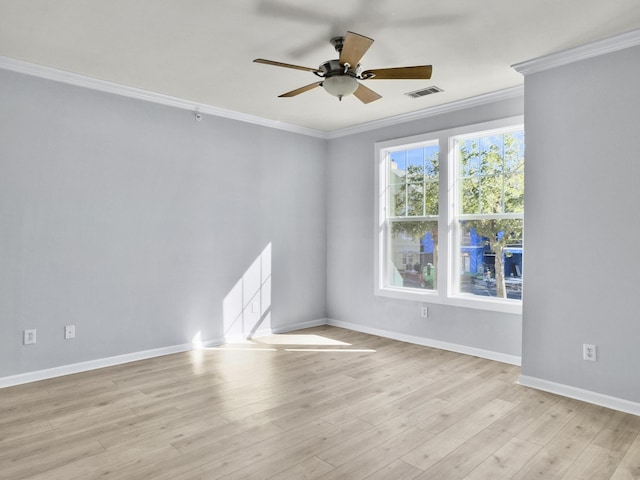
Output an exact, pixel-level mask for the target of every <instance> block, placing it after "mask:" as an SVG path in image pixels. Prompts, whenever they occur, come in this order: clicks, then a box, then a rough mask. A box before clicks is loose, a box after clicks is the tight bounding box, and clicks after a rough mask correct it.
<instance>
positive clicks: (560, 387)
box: [518, 375, 640, 415]
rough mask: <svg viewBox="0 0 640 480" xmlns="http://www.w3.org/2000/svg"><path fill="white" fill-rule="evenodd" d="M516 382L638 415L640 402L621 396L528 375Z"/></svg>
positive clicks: (521, 376)
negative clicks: (611, 395) (624, 398)
mask: <svg viewBox="0 0 640 480" xmlns="http://www.w3.org/2000/svg"><path fill="white" fill-rule="evenodd" d="M518 383H519V384H520V385H523V386H525V387H531V388H535V389H537V390H543V391H545V392H549V393H555V394H557V395H562V396H563V397H569V398H573V399H575V400H580V401H582V402H587V403H593V404H594V405H600V406H601V407H607V408H612V409H613V410H619V411H621V412H625V413H631V414H633V415H640V403H636V402H631V401H629V400H623V399H622V398H617V397H610V396H609V395H604V394H602V393H597V392H592V391H590V390H583V389H582V388H577V387H572V386H570V385H564V384H562V383H555V382H550V381H548V380H543V379H541V378H536V377H530V376H528V375H520V379H519V380H518Z"/></svg>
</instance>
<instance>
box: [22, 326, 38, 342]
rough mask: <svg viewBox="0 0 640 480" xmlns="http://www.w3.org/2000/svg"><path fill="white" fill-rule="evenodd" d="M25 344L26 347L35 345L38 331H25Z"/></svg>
mask: <svg viewBox="0 0 640 480" xmlns="http://www.w3.org/2000/svg"><path fill="white" fill-rule="evenodd" d="M23 343H24V344H25V345H33V344H34V343H36V329H35V328H32V329H29V330H25V331H24V337H23Z"/></svg>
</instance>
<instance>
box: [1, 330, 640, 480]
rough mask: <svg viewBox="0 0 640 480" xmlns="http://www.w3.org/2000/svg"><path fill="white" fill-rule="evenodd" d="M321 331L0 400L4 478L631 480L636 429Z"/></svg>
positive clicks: (100, 374)
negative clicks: (508, 479)
mask: <svg viewBox="0 0 640 480" xmlns="http://www.w3.org/2000/svg"><path fill="white" fill-rule="evenodd" d="M518 375H519V368H517V367H514V366H511V365H505V364H501V363H497V362H493V361H489V360H484V359H479V358H476V357H471V356H466V355H460V354H456V353H452V352H447V351H442V350H436V349H431V348H426V347H421V346H417V345H411V344H406V343H402V342H397V341H393V340H388V339H384V338H380V337H375V336H371V335H366V334H363V333H358V332H353V331H349V330H344V329H340V328H335V327H317V328H312V329H307V330H302V331H298V332H293V333H291V334H287V335H274V336H271V337H267V338H263V339H257V340H254V341H253V342H247V343H242V344H236V345H225V346H222V347H220V348H212V349H204V350H197V351H193V352H188V353H182V354H176V355H169V356H165V357H160V358H154V359H150V360H145V361H140V362H135V363H129V364H126V365H120V366H116V367H110V368H104V369H100V370H94V371H91V372H85V373H81V374H76V375H70V376H67V377H60V378H56V379H51V380H45V381H41V382H36V383H31V384H28V385H21V386H16V387H11V388H6V389H2V390H0V478H1V479H11V480H19V479H32V480H35V479H38V480H58V479H60V480H75V479H78V480H79V479H82V480H90V479H98V478H99V479H126V480H140V479H149V480H151V479H153V480H169V479H171V480H192V479H207V480H210V479H218V478H219V479H225V480H228V479H242V480H251V479H256V480H267V479H271V480H285V479H291V480H301V479H308V480H309V479H322V480H327V479H349V480H358V479H367V480H408V479H435V480H438V479H443V480H448V479H467V480H471V479H473V480H477V479H491V480H494V479H507V478H513V479H519V480H526V479H535V478H539V479H545V480H546V479H615V480H619V479H631V478H636V479H637V478H640V435H639V433H640V417H637V416H634V415H627V414H623V413H620V412H616V411H614V410H609V409H606V408H602V407H598V406H594V405H590V404H587V403H582V402H578V401H575V400H571V399H567V398H563V397H559V396H556V395H552V394H549V393H544V392H540V391H536V390H533V389H529V388H526V387H521V386H519V385H517V384H516V380H517V377H518Z"/></svg>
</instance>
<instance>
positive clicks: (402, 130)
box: [327, 98, 523, 357]
mask: <svg viewBox="0 0 640 480" xmlns="http://www.w3.org/2000/svg"><path fill="white" fill-rule="evenodd" d="M522 113H523V99H522V98H515V99H511V100H503V101H500V102H496V103H493V104H490V105H485V106H481V107H475V108H470V109H467V110H461V111H457V112H452V113H448V114H443V115H439V116H434V117H429V118H426V119H422V120H416V121H413V122H408V123H404V124H401V125H395V126H393V127H388V128H385V129H381V130H374V131H369V132H365V133H360V134H357V135H350V136H347V137H343V138H336V139H333V140H331V142H330V144H329V153H328V165H327V169H328V170H327V272H328V273H327V275H328V286H327V310H328V314H329V317H330V318H332V319H336V320H339V321H342V322H348V323H350V324H355V325H357V326H361V327H366V328H373V329H378V330H386V331H390V332H393V333H396V334H401V335H409V336H414V337H420V338H424V339H429V340H436V341H438V342H447V343H451V344H456V345H463V346H466V347H472V348H478V349H483V350H489V351H492V352H497V353H500V354H506V355H512V356H516V357H519V356H520V354H521V334H522V318H521V315H512V314H505V313H496V312H489V311H481V310H475V309H468V308H458V307H453V306H443V305H432V306H431V307H430V310H429V318H428V319H424V318H422V317H421V316H420V305H421V304H419V303H418V302H412V301H406V300H396V299H391V298H385V297H379V296H375V295H374V294H373V286H374V285H373V282H374V274H373V258H374V215H375V213H374V212H375V192H374V187H375V180H374V175H375V167H376V160H375V158H374V143H375V142H378V141H384V140H390V139H394V138H401V137H407V136H411V135H417V134H422V133H428V132H434V131H438V130H444V129H449V128H454V127H460V126H464V125H470V124H475V123H481V122H486V121H491V120H498V119H502V118H505V117H511V116H515V115H522Z"/></svg>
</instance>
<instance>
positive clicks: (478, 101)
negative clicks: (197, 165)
mask: <svg viewBox="0 0 640 480" xmlns="http://www.w3.org/2000/svg"><path fill="white" fill-rule="evenodd" d="M0 69H4V70H10V71H13V72H17V73H22V74H25V75H30V76H34V77H38V78H43V79H46V80H52V81H55V82H61V83H66V84H69V85H74V86H78V87H83V88H88V89H91V90H97V91H100V92H105V93H111V94H115V95H121V96H124V97H128V98H133V99H136V100H142V101H146V102H152V103H157V104H160V105H166V106H170V107H175V108H181V109H183V110H190V111H193V112H199V113H202V114H207V115H213V116H217V117H223V118H228V119H231V120H237V121H240V122H245V123H250V124H254V125H260V126H263V127H268V128H275V129H278V130H284V131H287V132H292V133H298V134H301V135H307V136H311V137H316V138H321V139H325V140H329V139H333V138H340V137H345V136H348V135H353V134H356V133H362V132H366V131H370V130H375V129H379V128H384V127H388V126H392V125H397V124H399V123H405V122H410V121H413V120H420V119H423V118H427V117H432V116H435V115H442V114H444V113H449V112H453V111H456V110H462V109H465V108H471V107H476V106H479V105H485V104H488V103H492V102H497V101H500V100H505V99H509V98H516V97H520V96H522V95H523V93H524V89H523V87H522V85H519V86H516V87H511V88H507V89H504V90H499V91H496V92H491V93H486V94H483V95H478V96H476V97H471V98H466V99H463V100H458V101H454V102H449V103H445V104H442V105H436V106H433V107H428V108H425V109H421V110H417V111H414V112H408V113H404V114H400V115H394V116H392V117H387V118H382V119H379V120H374V121H371V122H367V123H362V124H360V125H355V126H352V127H346V128H342V129H338V130H333V131H331V132H324V131H321V130H316V129H313V128H307V127H301V126H299V125H293V124H289V123H284V122H279V121H276V120H271V119H268V118H263V117H258V116H255V115H249V114H246V113H241V112H236V111H233V110H228V109H225V108H220V107H214V106H212V105H207V104H202V103H197V102H192V101H189V100H185V99H182V98H177V97H172V96H170V95H165V94H162V93H157V92H151V91H148V90H143V89H141V88H135V87H129V86H126V85H120V84H118V83H113V82H109V81H106V80H100V79H97V78H93V77H89V76H86V75H80V74H77V73H72V72H67V71H64V70H59V69H56V68H52V67H47V66H43V65H36V64H33V63H29V62H25V61H22V60H16V59H13V58H9V57H4V56H0Z"/></svg>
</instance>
